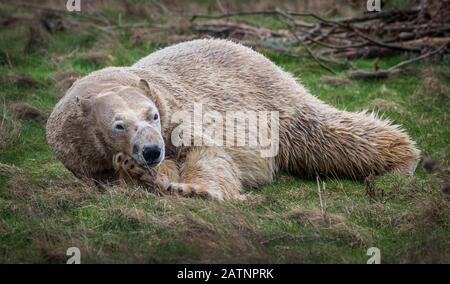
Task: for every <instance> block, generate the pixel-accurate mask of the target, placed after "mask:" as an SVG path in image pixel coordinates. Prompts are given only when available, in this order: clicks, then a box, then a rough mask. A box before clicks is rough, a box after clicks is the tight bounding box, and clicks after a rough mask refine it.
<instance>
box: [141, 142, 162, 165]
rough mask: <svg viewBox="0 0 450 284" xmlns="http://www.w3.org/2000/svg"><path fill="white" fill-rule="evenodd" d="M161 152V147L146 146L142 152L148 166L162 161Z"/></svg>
mask: <svg viewBox="0 0 450 284" xmlns="http://www.w3.org/2000/svg"><path fill="white" fill-rule="evenodd" d="M161 152H162V149H161V147H160V146H159V145H156V144H154V145H149V146H144V149H143V151H142V156H144V159H145V161H146V162H147V164H149V165H152V164H158V163H159V162H160V161H161Z"/></svg>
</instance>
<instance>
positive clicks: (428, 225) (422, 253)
mask: <svg viewBox="0 0 450 284" xmlns="http://www.w3.org/2000/svg"><path fill="white" fill-rule="evenodd" d="M449 216H450V197H449V196H448V195H446V194H444V193H442V192H437V193H435V194H433V195H429V196H428V198H426V199H419V200H417V201H416V206H415V210H413V211H411V212H408V213H406V214H403V216H402V219H401V220H402V221H401V222H400V223H399V225H400V227H399V229H400V231H401V232H403V234H405V235H408V236H413V237H414V238H415V239H416V241H415V242H414V243H412V244H411V245H409V246H408V248H407V249H406V251H405V252H404V253H403V254H402V255H403V256H402V258H401V262H403V263H450V238H449V236H448V234H446V231H445V228H446V227H447V226H448V218H449Z"/></svg>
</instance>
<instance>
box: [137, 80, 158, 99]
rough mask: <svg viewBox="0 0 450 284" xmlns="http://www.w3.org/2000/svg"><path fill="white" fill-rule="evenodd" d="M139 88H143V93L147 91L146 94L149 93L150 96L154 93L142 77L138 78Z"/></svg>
mask: <svg viewBox="0 0 450 284" xmlns="http://www.w3.org/2000/svg"><path fill="white" fill-rule="evenodd" d="M139 88H140V89H141V90H143V91H144V92H145V93H147V94H148V95H150V96H151V97H153V96H154V95H155V94H154V92H153V91H152V89H150V85H149V84H148V82H147V80H144V79H140V80H139Z"/></svg>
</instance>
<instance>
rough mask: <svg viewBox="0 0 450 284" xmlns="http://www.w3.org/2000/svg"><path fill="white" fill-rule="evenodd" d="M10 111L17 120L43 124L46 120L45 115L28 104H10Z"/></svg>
mask: <svg viewBox="0 0 450 284" xmlns="http://www.w3.org/2000/svg"><path fill="white" fill-rule="evenodd" d="M11 110H12V112H13V113H14V114H15V116H16V117H17V118H20V119H23V120H28V121H35V122H44V121H45V120H47V114H45V113H44V112H43V111H41V110H40V109H38V108H36V107H34V106H32V105H30V104H28V103H15V104H12V105H11Z"/></svg>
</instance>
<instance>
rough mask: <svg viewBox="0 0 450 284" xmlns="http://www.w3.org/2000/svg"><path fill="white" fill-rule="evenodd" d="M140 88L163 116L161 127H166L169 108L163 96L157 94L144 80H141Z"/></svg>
mask: <svg viewBox="0 0 450 284" xmlns="http://www.w3.org/2000/svg"><path fill="white" fill-rule="evenodd" d="M139 88H140V89H141V90H143V91H144V92H145V93H146V94H147V96H148V97H149V98H150V99H151V100H152V101H153V103H154V104H155V106H156V107H157V108H158V111H159V115H160V116H161V119H160V120H161V126H163V127H165V126H166V123H167V119H166V115H167V113H168V112H167V111H168V106H167V103H166V100H165V99H164V96H163V94H162V93H157V92H155V90H154V89H153V88H151V87H150V85H149V84H148V82H147V81H146V80H144V79H140V80H139Z"/></svg>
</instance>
